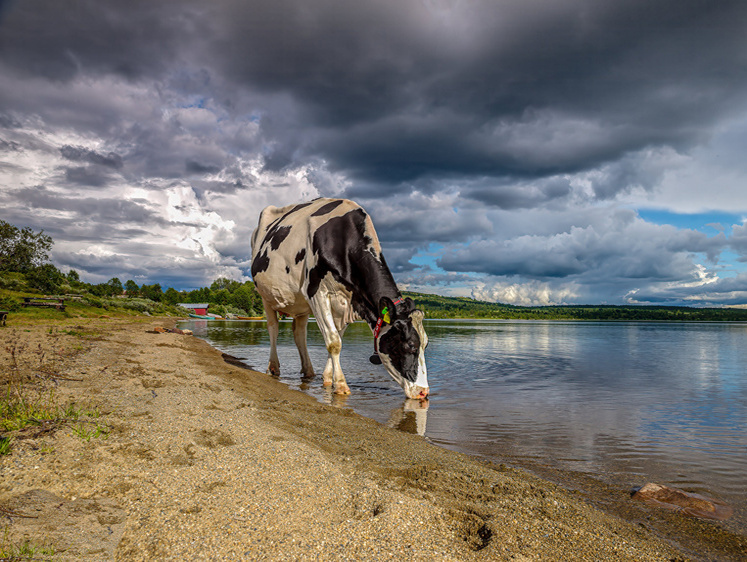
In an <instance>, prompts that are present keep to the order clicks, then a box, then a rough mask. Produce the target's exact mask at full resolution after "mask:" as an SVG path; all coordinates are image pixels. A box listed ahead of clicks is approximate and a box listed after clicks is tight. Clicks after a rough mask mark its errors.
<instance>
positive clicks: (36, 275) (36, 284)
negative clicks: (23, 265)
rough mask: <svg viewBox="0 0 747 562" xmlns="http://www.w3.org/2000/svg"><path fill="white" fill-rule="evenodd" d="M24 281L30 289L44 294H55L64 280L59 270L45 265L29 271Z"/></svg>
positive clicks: (49, 264)
mask: <svg viewBox="0 0 747 562" xmlns="http://www.w3.org/2000/svg"><path fill="white" fill-rule="evenodd" d="M26 281H27V283H28V284H29V285H30V286H31V287H33V288H34V289H39V290H40V291H42V292H44V293H57V292H59V290H60V288H61V287H62V284H63V283H64V282H65V281H66V279H65V276H64V275H63V274H62V272H61V271H60V270H59V269H57V268H56V267H55V266H53V265H52V264H51V263H47V264H44V265H40V266H39V267H34V268H33V269H30V270H29V271H28V273H26Z"/></svg>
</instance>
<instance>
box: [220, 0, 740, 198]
mask: <svg viewBox="0 0 747 562" xmlns="http://www.w3.org/2000/svg"><path fill="white" fill-rule="evenodd" d="M227 13H228V15H229V17H230V21H228V22H227V23H226V25H227V29H228V30H229V35H228V38H229V39H227V41H226V43H225V44H224V45H222V49H221V51H222V53H223V54H224V55H225V61H224V62H225V68H226V69H227V71H228V72H229V73H230V75H231V76H232V77H233V79H235V80H237V81H243V82H244V83H246V84H247V85H248V86H251V87H253V88H260V89H264V90H267V91H271V92H289V93H290V95H291V96H292V97H293V98H294V99H295V100H296V101H297V103H299V104H300V105H301V106H302V108H303V111H302V112H301V115H302V117H303V118H304V124H303V130H299V129H298V128H296V127H294V125H293V124H292V123H286V122H283V121H275V122H273V123H265V124H264V125H265V126H267V127H268V132H271V134H272V135H273V136H275V137H276V138H278V139H279V140H280V142H279V143H278V145H277V146H276V148H275V149H274V152H273V153H272V154H270V155H269V157H268V162H270V163H272V164H273V166H275V167H278V166H281V165H285V164H288V163H290V162H291V161H293V158H294V157H296V158H298V157H303V156H304V155H306V156H308V155H309V154H317V155H318V154H322V155H324V157H326V158H328V159H329V161H330V164H331V166H333V167H336V168H337V169H340V170H345V171H349V172H351V174H352V175H353V176H357V177H361V178H369V179H374V180H379V181H382V182H384V183H387V182H388V183H397V182H401V181H405V180H414V179H416V178H419V177H422V176H424V175H428V174H433V173H441V174H449V173H451V174H457V175H465V176H471V175H474V174H481V175H486V174H487V175H494V176H509V177H514V176H518V177H532V176H545V175H550V174H558V173H561V172H575V171H578V170H583V169H588V168H591V167H593V166H596V165H599V164H600V163H603V162H606V161H610V160H613V159H615V158H618V157H620V156H622V155H624V154H625V153H628V152H630V151H634V150H638V149H641V148H643V147H646V146H650V145H659V144H671V145H673V146H677V147H687V146H688V145H690V144H691V143H692V142H694V141H695V140H697V139H699V138H700V136H701V135H703V134H707V124H708V123H709V122H710V121H711V120H712V119H713V118H714V117H718V116H719V115H722V116H723V115H725V114H728V112H729V111H730V109H729V108H730V107H733V104H734V103H735V102H738V94H737V93H738V92H743V91H744V86H745V80H746V79H747V75H745V74H744V73H742V72H734V69H735V68H739V67H742V65H743V60H744V59H743V56H744V53H745V44H744V41H743V29H744V26H745V23H746V20H745V14H746V13H747V5H745V4H744V3H742V2H718V3H713V2H704V1H685V2H682V1H677V2H656V3H651V2H642V1H637V2H635V1H634V2H625V3H611V2H581V1H577V2H572V1H569V2H563V3H553V4H552V5H548V4H546V3H543V4H541V5H539V4H536V3H534V2H487V1H486V2H474V3H470V4H469V5H462V4H457V3H451V2H432V3H415V2H400V1H396V2H395V1H388V2H377V3H371V2H368V3H350V2H341V1H334V0H330V1H320V2H314V3H307V2H297V1H293V0H280V1H276V0H272V2H270V1H268V2H253V3H252V9H251V10H248V9H247V10H243V9H240V8H238V7H237V8H234V9H233V10H230V11H228V12H227ZM740 103H741V102H740ZM309 127H311V129H309ZM286 128H287V129H286ZM533 145H534V146H535V147H536V150H535V151H534V152H533V151H532V149H531V147H532V146H533ZM294 155H295V156H294ZM498 203H500V201H498Z"/></svg>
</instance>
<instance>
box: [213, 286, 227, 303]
mask: <svg viewBox="0 0 747 562" xmlns="http://www.w3.org/2000/svg"><path fill="white" fill-rule="evenodd" d="M210 302H211V303H212V304H229V303H230V302H231V293H229V292H228V289H220V290H219V291H213V292H212V294H211V295H210Z"/></svg>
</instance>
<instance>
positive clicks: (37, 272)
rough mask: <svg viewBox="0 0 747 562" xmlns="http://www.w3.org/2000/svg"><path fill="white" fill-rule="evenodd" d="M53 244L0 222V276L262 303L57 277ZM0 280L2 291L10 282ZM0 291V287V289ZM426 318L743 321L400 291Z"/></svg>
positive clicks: (104, 294)
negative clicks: (52, 259)
mask: <svg viewBox="0 0 747 562" xmlns="http://www.w3.org/2000/svg"><path fill="white" fill-rule="evenodd" d="M53 244H54V242H53V240H52V238H51V237H50V236H48V235H46V234H44V231H40V232H34V231H33V230H31V229H30V228H23V229H19V228H17V227H15V226H13V225H12V224H9V223H7V222H5V221H0V274H2V273H11V274H13V275H18V274H20V275H22V276H23V278H24V280H25V283H24V284H23V285H24V286H29V287H31V288H34V289H37V290H39V291H42V292H44V293H47V294H60V293H63V292H72V293H78V294H88V295H93V296H94V297H97V298H99V299H101V298H121V299H145V300H147V301H152V302H155V303H162V304H164V305H170V306H173V305H176V304H177V303H208V304H210V310H211V311H214V312H216V313H218V314H226V313H234V314H238V315H249V316H259V315H262V314H263V312H264V311H263V309H262V299H261V298H260V296H259V294H258V293H257V290H256V288H255V286H254V283H252V282H251V281H245V282H243V283H242V282H240V281H234V280H232V279H227V278H225V277H220V278H218V279H216V280H215V281H213V283H212V284H211V285H210V286H209V287H202V288H199V289H194V290H191V291H177V290H176V289H174V288H173V287H169V288H167V289H166V290H165V291H164V290H163V288H162V287H161V285H160V284H159V283H154V284H152V285H148V284H143V285H140V286H138V284H137V283H136V282H135V281H133V280H132V279H129V280H127V281H126V282H125V283H122V281H121V280H120V279H119V278H117V277H112V278H111V279H109V281H107V282H105V283H98V284H92V283H85V282H83V281H81V279H80V275H79V274H78V272H77V271H75V270H74V269H71V270H70V271H69V272H68V273H66V274H65V273H62V272H61V271H60V270H59V269H57V268H56V267H55V266H54V265H52V264H51V263H49V252H50V251H51V249H52V245H53ZM0 281H2V283H3V284H4V286H5V287H6V288H7V287H8V283H11V284H12V282H14V281H13V280H11V281H10V282H8V281H7V280H3V278H2V275H0ZM0 288H2V287H0ZM405 295H406V296H410V297H412V298H413V300H415V302H416V303H417V306H418V307H419V308H421V309H422V310H424V311H425V313H426V315H427V317H429V318H486V319H490V318H494V319H521V320H609V321H614V320H619V321H625V320H627V321H633V320H659V321H747V310H745V309H737V308H691V307H684V306H681V307H680V306H611V305H610V306H606V305H587V306H536V307H524V306H513V305H507V304H500V303H493V302H486V301H478V300H474V299H471V298H467V297H442V296H440V295H431V294H425V293H405Z"/></svg>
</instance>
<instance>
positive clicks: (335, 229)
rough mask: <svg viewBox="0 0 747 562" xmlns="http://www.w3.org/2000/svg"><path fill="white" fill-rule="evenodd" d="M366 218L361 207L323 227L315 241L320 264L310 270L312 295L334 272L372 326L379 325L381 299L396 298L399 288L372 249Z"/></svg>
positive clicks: (314, 248)
mask: <svg viewBox="0 0 747 562" xmlns="http://www.w3.org/2000/svg"><path fill="white" fill-rule="evenodd" d="M367 217H368V215H366V213H365V211H364V210H363V209H361V208H357V209H354V210H352V211H350V212H348V213H345V214H344V215H341V216H339V217H333V218H331V219H329V220H328V221H327V222H325V223H324V224H322V225H320V226H319V227H318V228H317V229H316V231H314V235H313V238H312V251H313V253H314V256H315V257H316V258H317V262H316V265H315V266H314V267H313V268H312V269H311V270H310V271H309V273H308V275H307V279H308V280H309V285H308V293H307V294H308V296H309V298H311V297H313V296H314V295H315V294H316V292H317V291H318V290H319V284H320V283H321V281H322V279H324V277H325V276H326V275H327V274H328V273H331V274H332V276H333V277H334V279H335V280H336V281H337V282H338V283H340V284H342V285H343V286H344V287H345V288H346V289H348V290H349V291H350V292H351V293H352V294H353V308H354V310H355V311H356V313H358V315H359V316H360V317H361V318H363V319H364V320H366V321H367V322H368V323H369V324H371V325H373V324H375V323H376V318H377V317H378V311H377V308H378V299H379V298H380V296H381V295H384V294H392V295H396V294H397V293H398V291H397V285H396V284H395V283H394V278H393V277H392V273H391V272H390V271H389V268H388V267H387V265H386V262H385V261H384V256H381V257H380V258H377V257H376V256H375V255H374V254H373V253H372V252H371V251H370V250H369V247H370V246H371V243H372V240H371V238H370V237H369V236H368V235H367V233H366V218H367Z"/></svg>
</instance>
